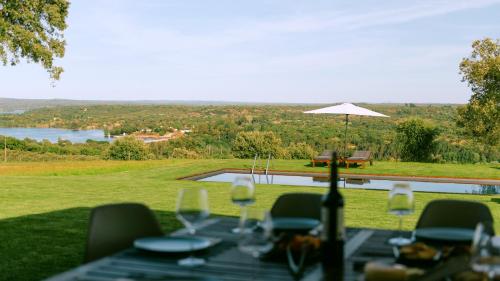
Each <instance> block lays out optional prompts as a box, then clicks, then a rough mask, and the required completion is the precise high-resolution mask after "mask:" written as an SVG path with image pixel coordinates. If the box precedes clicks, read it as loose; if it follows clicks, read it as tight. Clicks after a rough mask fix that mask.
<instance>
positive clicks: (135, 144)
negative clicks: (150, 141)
mask: <svg viewBox="0 0 500 281" xmlns="http://www.w3.org/2000/svg"><path fill="white" fill-rule="evenodd" d="M107 158H108V159H113V160H146V159H148V150H147V147H146V146H145V145H144V142H143V141H141V140H138V139H136V138H135V137H132V136H127V137H122V138H119V139H117V140H115V141H114V142H113V143H112V144H111V145H110V147H109V149H108V153H107Z"/></svg>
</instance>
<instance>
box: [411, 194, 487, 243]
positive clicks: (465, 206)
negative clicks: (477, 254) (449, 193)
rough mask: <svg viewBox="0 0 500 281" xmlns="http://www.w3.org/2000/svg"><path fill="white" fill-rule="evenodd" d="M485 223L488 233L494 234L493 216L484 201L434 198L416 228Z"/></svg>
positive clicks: (465, 226) (473, 226)
mask: <svg viewBox="0 0 500 281" xmlns="http://www.w3.org/2000/svg"><path fill="white" fill-rule="evenodd" d="M479 222H483V223H485V227H486V231H487V233H489V234H491V235H494V233H495V230H494V229H493V216H492V215H491V212H490V209H489V208H488V206H486V205H485V204H483V203H479V202H474V201H465V200H451V199H441V200H433V201H431V202H429V203H428V204H427V206H425V209H424V211H423V212H422V215H420V218H419V219H418V222H417V226H416V228H417V229H418V228H426V227H459V228H469V229H475V228H476V225H477V224H478V223H479Z"/></svg>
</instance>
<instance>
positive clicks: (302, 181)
mask: <svg viewBox="0 0 500 281" xmlns="http://www.w3.org/2000/svg"><path fill="white" fill-rule="evenodd" d="M239 176H247V177H253V180H254V182H255V183H256V184H277V185H295V186H313V187H328V186H329V185H330V183H329V181H328V179H327V178H325V177H312V176H293V175H260V174H254V175H250V174H244V173H220V174H216V175H212V176H208V177H205V178H201V179H198V181H206V182H233V181H234V179H235V178H236V177H239ZM396 182H404V183H407V184H409V185H410V187H411V188H412V190H413V191H417V192H437V193H460V194H500V185H481V184H468V183H443V182H424V181H406V180H405V181H400V180H398V181H394V180H380V179H358V178H356V179H349V178H347V179H345V178H341V179H340V180H339V187H341V188H349V189H373V190H390V189H391V188H392V186H393V185H394V183H396Z"/></svg>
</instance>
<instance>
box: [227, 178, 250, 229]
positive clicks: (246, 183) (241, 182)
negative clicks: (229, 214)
mask: <svg viewBox="0 0 500 281" xmlns="http://www.w3.org/2000/svg"><path fill="white" fill-rule="evenodd" d="M231 201H232V202H233V204H236V205H238V206H240V209H241V215H242V216H243V212H244V208H245V206H248V205H252V204H253V203H254V202H255V185H254V183H253V180H252V178H251V177H243V176H239V177H236V178H235V179H234V181H233V184H232V186H231ZM239 230H240V228H234V229H233V230H232V231H233V233H239Z"/></svg>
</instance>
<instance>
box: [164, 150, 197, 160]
mask: <svg viewBox="0 0 500 281" xmlns="http://www.w3.org/2000/svg"><path fill="white" fill-rule="evenodd" d="M171 157H172V158H186V159H196V158H200V155H199V154H198V152H196V151H192V150H189V149H186V148H174V150H173V151H172V155H171Z"/></svg>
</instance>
